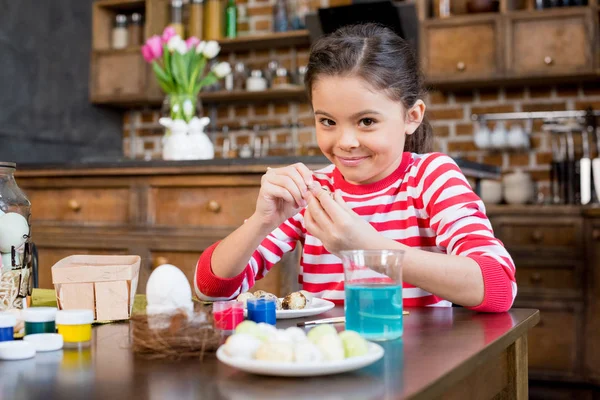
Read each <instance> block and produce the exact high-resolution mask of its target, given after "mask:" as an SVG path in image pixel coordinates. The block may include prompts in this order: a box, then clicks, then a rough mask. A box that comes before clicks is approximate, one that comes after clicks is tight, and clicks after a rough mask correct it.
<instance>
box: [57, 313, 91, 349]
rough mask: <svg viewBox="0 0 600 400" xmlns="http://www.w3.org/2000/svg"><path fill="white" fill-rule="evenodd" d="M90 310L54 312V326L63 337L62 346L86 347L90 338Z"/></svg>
mask: <svg viewBox="0 0 600 400" xmlns="http://www.w3.org/2000/svg"><path fill="white" fill-rule="evenodd" d="M92 322H94V312H93V311H92V310H60V311H58V312H57V313H56V328H57V329H58V333H60V334H61V335H62V337H63V341H64V347H71V348H73V347H87V346H89V345H90V341H91V340H92Z"/></svg>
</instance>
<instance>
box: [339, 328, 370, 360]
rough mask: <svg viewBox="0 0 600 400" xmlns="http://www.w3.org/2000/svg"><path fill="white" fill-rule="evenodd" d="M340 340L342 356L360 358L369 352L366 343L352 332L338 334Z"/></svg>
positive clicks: (356, 333)
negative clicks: (342, 350)
mask: <svg viewBox="0 0 600 400" xmlns="http://www.w3.org/2000/svg"><path fill="white" fill-rule="evenodd" d="M339 337H340V340H341V341H342V344H343V346H344V356H345V357H346V358H350V357H360V356H364V355H365V354H367V353H368V352H369V345H368V344H367V341H366V340H365V339H364V338H363V337H362V336H360V335H359V334H358V332H354V331H344V332H341V333H340V334H339Z"/></svg>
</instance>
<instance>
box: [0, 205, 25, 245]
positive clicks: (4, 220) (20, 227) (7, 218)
mask: <svg viewBox="0 0 600 400" xmlns="http://www.w3.org/2000/svg"><path fill="white" fill-rule="evenodd" d="M28 235H29V224H28V223H27V219H25V217H23V216H22V215H21V214H17V213H6V214H4V215H2V216H0V252H2V253H10V249H11V247H13V246H14V247H15V248H16V247H20V246H21V245H22V244H23V243H25V241H26V240H27V236H28Z"/></svg>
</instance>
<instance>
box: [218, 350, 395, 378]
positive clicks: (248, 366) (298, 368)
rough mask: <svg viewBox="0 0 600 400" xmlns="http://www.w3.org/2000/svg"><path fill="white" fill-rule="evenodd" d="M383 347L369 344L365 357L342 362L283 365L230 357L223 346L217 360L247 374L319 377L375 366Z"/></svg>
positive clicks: (381, 354)
mask: <svg viewBox="0 0 600 400" xmlns="http://www.w3.org/2000/svg"><path fill="white" fill-rule="evenodd" d="M384 353H385V351H384V350H383V347H381V346H380V345H378V344H376V343H371V342H369V352H368V353H367V354H365V355H364V356H360V357H350V358H346V359H344V360H342V361H325V362H319V363H282V362H273V361H262V360H248V359H243V358H234V357H230V356H228V355H227V354H226V353H225V350H224V348H223V346H221V347H219V349H218V350H217V358H218V359H219V361H221V362H222V363H224V364H226V365H228V366H230V367H233V368H237V369H240V370H242V371H245V372H250V373H252V374H258V375H271V376H319V375H332V374H339V373H342V372H349V371H354V370H357V369H360V368H364V367H366V366H367V365H371V364H373V363H374V362H375V361H377V360H379V359H380V358H381V357H383V354H384Z"/></svg>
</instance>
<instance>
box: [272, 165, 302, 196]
mask: <svg viewBox="0 0 600 400" xmlns="http://www.w3.org/2000/svg"><path fill="white" fill-rule="evenodd" d="M275 173H276V174H277V175H280V176H288V177H290V178H291V179H292V180H293V181H294V183H295V184H296V186H297V187H298V190H300V193H301V194H302V198H304V195H305V194H306V192H307V191H308V185H307V184H306V182H305V181H304V178H303V177H302V175H300V172H299V171H298V170H297V169H295V168H282V169H280V170H278V171H275Z"/></svg>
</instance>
